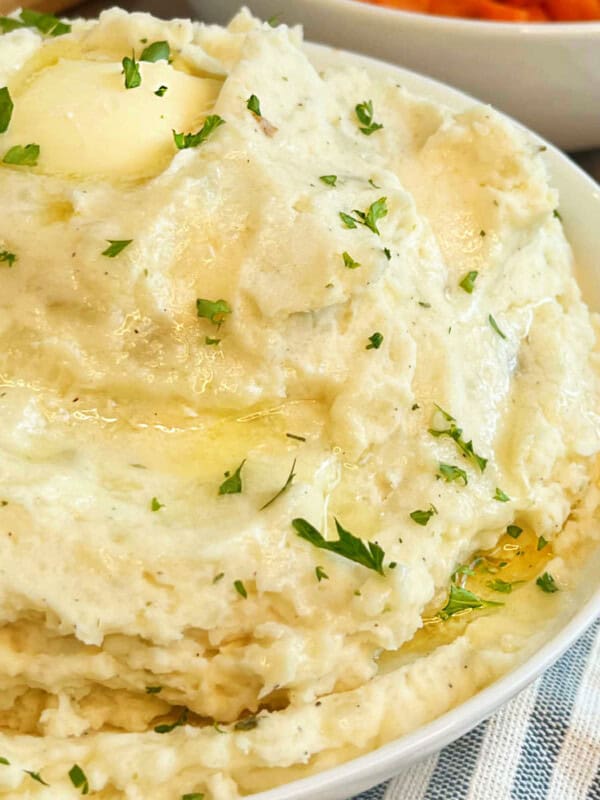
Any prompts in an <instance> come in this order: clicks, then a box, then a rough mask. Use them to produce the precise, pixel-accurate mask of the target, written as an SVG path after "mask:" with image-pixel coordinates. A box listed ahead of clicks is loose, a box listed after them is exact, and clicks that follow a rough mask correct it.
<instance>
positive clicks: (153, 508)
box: [150, 497, 165, 511]
mask: <svg viewBox="0 0 600 800" xmlns="http://www.w3.org/2000/svg"><path fill="white" fill-rule="evenodd" d="M164 507H165V504H164V503H159V501H158V498H156V497H153V498H152V501H151V502H150V510H151V511H160V510H161V508H164Z"/></svg>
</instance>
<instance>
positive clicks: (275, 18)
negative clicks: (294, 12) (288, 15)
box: [267, 14, 281, 28]
mask: <svg viewBox="0 0 600 800" xmlns="http://www.w3.org/2000/svg"><path fill="white" fill-rule="evenodd" d="M280 24H281V23H280V22H279V17H278V16H277V14H273V16H272V17H269V19H268V20H267V25H269V26H270V27H271V28H276V27H277V26H278V25H280Z"/></svg>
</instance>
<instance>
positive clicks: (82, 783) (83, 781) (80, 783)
mask: <svg viewBox="0 0 600 800" xmlns="http://www.w3.org/2000/svg"><path fill="white" fill-rule="evenodd" d="M69 778H70V779H71V783H72V784H73V786H74V787H75V788H76V789H81V794H88V792H89V791H90V786H89V783H88V779H87V778H86V775H85V772H84V771H83V770H82V769H81V767H80V766H79V764H73V766H72V767H71V769H70V770H69Z"/></svg>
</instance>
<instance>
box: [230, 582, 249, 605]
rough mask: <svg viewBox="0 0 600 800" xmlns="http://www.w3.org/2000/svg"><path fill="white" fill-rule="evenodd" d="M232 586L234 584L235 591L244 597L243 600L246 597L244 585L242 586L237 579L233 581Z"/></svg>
mask: <svg viewBox="0 0 600 800" xmlns="http://www.w3.org/2000/svg"><path fill="white" fill-rule="evenodd" d="M233 586H234V588H235V590H236V592H237V593H238V594H239V595H241V596H242V597H243V598H244V600H245V599H246V598H247V597H248V592H247V591H246V587H245V586H244V584H243V583H242V581H239V580H238V581H234V582H233Z"/></svg>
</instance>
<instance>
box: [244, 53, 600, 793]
mask: <svg viewBox="0 0 600 800" xmlns="http://www.w3.org/2000/svg"><path fill="white" fill-rule="evenodd" d="M306 51H307V53H308V55H309V57H310V59H311V61H312V62H313V63H314V64H315V65H316V66H317V67H323V66H325V65H326V64H328V63H332V62H335V63H340V61H345V62H346V63H348V64H353V65H359V66H360V65H362V66H364V67H365V68H366V69H368V70H369V71H375V72H378V73H379V74H382V75H388V76H390V75H391V76H392V77H393V78H394V79H395V80H397V81H398V82H399V83H402V85H403V86H405V87H406V88H407V89H409V90H410V91H412V92H414V93H415V94H419V95H421V96H424V97H428V98H431V99H433V100H436V101H440V102H443V103H445V104H446V105H448V106H450V107H451V108H453V109H455V110H460V109H463V108H465V107H468V106H469V105H472V104H473V100H472V99H471V98H469V97H467V96H466V95H464V94H462V93H461V92H458V91H456V90H454V89H451V88H449V87H447V86H444V85H443V84H440V83H438V82H436V81H433V80H431V79H429V78H425V77H423V76H421V75H416V74H415V73H413V72H409V71H408V70H405V69H401V68H399V67H393V66H390V65H389V64H384V63H383V62H380V61H375V60H373V59H370V58H365V57H363V56H357V55H354V54H351V53H345V52H340V51H337V50H331V49H329V48H325V47H322V46H319V45H312V44H308V45H306ZM531 138H532V141H533V142H534V143H536V144H538V145H540V146H541V145H546V146H547V148H548V149H547V151H546V152H545V158H546V161H547V164H548V167H549V169H550V173H551V176H552V182H553V183H554V185H555V186H556V187H557V188H558V190H559V192H560V198H561V199H560V211H561V216H562V217H563V220H564V226H565V229H566V233H567V236H568V237H569V240H570V241H571V244H572V246H573V249H574V252H575V257H576V260H577V264H578V270H579V274H578V278H579V283H580V285H581V287H582V290H583V294H584V297H585V299H586V301H587V302H588V304H589V305H590V306H591V307H592V308H593V309H595V310H600V237H598V219H600V187H599V186H598V185H597V184H596V183H595V182H594V181H593V180H592V179H591V178H589V177H588V175H587V174H586V173H584V172H583V171H582V170H580V169H579V167H577V166H576V165H575V164H574V163H573V162H572V161H570V160H569V159H568V158H567V157H566V156H564V155H563V154H562V153H560V152H559V151H558V150H557V149H556V148H554V147H552V145H549V144H548V143H547V142H545V141H544V140H542V139H540V138H539V137H537V136H536V135H535V134H531ZM599 574H600V551H597V552H596V556H595V558H593V559H592V560H591V561H590V562H588V563H587V564H586V567H585V574H582V580H580V581H579V582H578V585H577V586H576V587H575V588H574V589H573V592H574V598H573V600H574V602H573V605H572V606H571V607H569V608H566V609H565V612H564V616H563V617H561V619H560V620H559V621H558V623H557V625H558V629H557V630H556V632H555V634H554V636H553V637H552V638H551V639H550V641H548V642H547V643H546V644H545V645H543V646H542V647H541V648H540V649H539V650H538V651H537V652H536V653H535V654H534V655H533V656H532V657H531V658H529V659H528V660H527V661H526V662H525V663H524V664H522V665H521V666H520V667H518V668H516V669H514V670H513V671H512V672H509V673H508V674H507V675H505V676H504V677H503V678H501V679H500V680H498V681H496V682H495V683H493V684H491V685H490V686H489V687H487V688H486V689H483V690H482V691H481V692H479V693H478V694H476V695H475V696H474V697H472V698H471V699H470V700H468V701H466V702H465V703H462V704H461V705H460V706H457V707H456V708H455V709H453V710H452V711H450V712H448V713H446V714H444V715H442V716H441V717H438V719H436V720H434V721H433V722H431V723H429V724H427V725H424V726H422V727H421V728H418V729H417V730H415V731H414V732H413V733H411V734H409V735H407V736H403V737H402V738H400V739H398V740H396V741H394V742H391V743H389V744H387V745H385V746H383V747H380V748H378V749H377V750H374V751H373V752H371V753H369V754H368V755H365V756H361V757H360V758H356V759H354V760H352V761H348V762H346V763H345V764H341V765H340V766H338V767H334V768H333V769H328V770H325V771H323V772H320V773H318V774H316V775H313V776H311V777H309V778H304V779H302V780H298V781H293V782H291V783H287V784H283V785H282V786H279V787H277V788H275V789H270V790H268V791H265V792H260V793H258V794H255V795H252V800H314V798H318V800H342V799H343V798H347V797H350V796H351V795H353V794H357V793H358V792H361V791H363V790H364V789H367V788H369V787H370V786H374V785H375V784H377V783H380V782H381V781H383V780H386V779H387V778H390V777H391V776H392V775H395V774H397V773H398V772H400V771H402V770H403V769H405V768H406V767H408V766H409V765H410V764H413V763H414V762H416V761H419V760H421V759H423V758H426V757H427V756H429V755H431V754H432V753H435V752H437V751H438V750H439V749H440V748H442V747H444V746H445V745H447V744H448V743H450V742H452V741H454V740H455V739H457V738H458V737H459V736H462V735H463V734H464V733H466V732H467V731H469V730H470V729H471V728H473V727H474V726H475V725H477V724H478V723H479V722H481V721H482V720H483V719H485V718H486V717H487V716H489V715H490V714H491V713H492V712H493V711H495V710H496V709H498V708H499V707H500V706H501V705H503V704H504V703H506V702H507V701H508V700H509V699H510V698H511V697H513V696H514V695H515V694H517V693H518V692H519V691H521V690H522V689H524V688H525V687H526V686H527V685H528V684H529V683H531V682H532V681H533V680H534V679H535V678H536V677H538V675H540V674H541V673H542V672H543V671H544V670H545V669H547V668H548V667H549V666H550V665H551V664H552V663H553V662H554V661H556V659H557V658H558V657H559V656H560V655H562V653H564V651H565V650H566V649H567V648H568V647H569V646H570V645H571V644H572V643H573V642H574V641H575V640H576V639H577V638H578V637H579V636H580V635H581V634H582V633H583V632H584V630H585V629H586V628H587V626H588V625H590V624H591V623H592V622H593V621H594V619H595V618H596V617H597V616H600V588H598V575H599Z"/></svg>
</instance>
